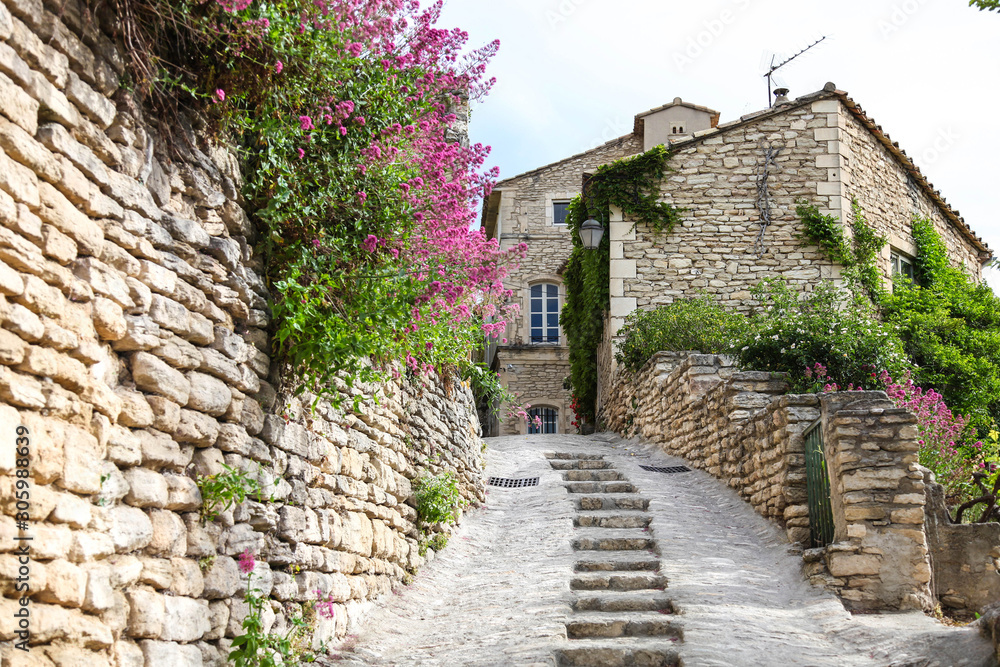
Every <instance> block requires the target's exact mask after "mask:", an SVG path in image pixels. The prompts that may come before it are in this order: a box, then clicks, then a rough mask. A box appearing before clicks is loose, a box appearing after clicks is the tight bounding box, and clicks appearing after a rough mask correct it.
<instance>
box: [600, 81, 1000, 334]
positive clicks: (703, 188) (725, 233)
mask: <svg viewBox="0 0 1000 667" xmlns="http://www.w3.org/2000/svg"><path fill="white" fill-rule="evenodd" d="M669 147H670V149H671V150H672V151H673V153H674V157H673V159H672V160H671V162H670V168H671V171H670V172H669V173H668V174H667V175H666V178H665V180H664V181H663V183H662V185H661V200H662V201H666V202H669V203H671V204H674V205H676V206H678V207H680V208H682V209H683V212H682V220H683V222H682V223H681V224H680V225H678V226H677V227H676V228H675V229H674V230H673V231H672V232H671V233H669V234H657V233H655V231H654V230H652V229H651V228H650V227H649V225H646V224H638V225H637V224H635V223H634V221H632V220H629V219H628V218H627V216H625V217H623V216H622V215H621V212H620V211H618V212H617V215H616V214H615V213H613V215H612V222H611V225H610V230H609V231H610V234H611V286H610V287H611V318H612V319H611V327H610V334H611V335H612V336H613V335H614V334H616V333H617V332H618V330H619V329H620V328H621V325H622V324H623V322H624V318H625V317H626V316H627V315H628V314H629V313H630V312H632V311H633V310H635V309H636V308H643V309H648V308H653V307H655V306H657V305H661V304H666V303H670V302H671V301H673V300H674V299H676V298H678V297H684V296H693V295H696V294H698V293H701V292H708V293H711V294H713V295H714V296H716V297H717V298H718V299H719V301H720V302H721V303H723V304H724V305H726V306H729V307H731V308H734V309H737V310H747V309H749V308H750V307H751V306H752V303H753V302H752V299H751V295H750V290H751V289H752V288H753V287H754V286H755V285H756V284H757V283H759V282H760V281H761V280H762V279H764V278H771V277H777V276H781V277H783V278H784V279H785V280H786V281H787V282H789V283H790V284H791V285H793V286H796V287H798V288H799V289H803V290H809V289H811V287H812V285H813V284H814V283H815V282H816V281H817V280H820V279H836V278H838V277H839V276H840V270H841V267H839V266H837V265H835V264H834V263H832V262H831V261H829V260H828V259H826V257H825V256H824V254H823V253H822V252H820V250H819V248H817V247H816V246H809V245H806V244H804V243H803V241H802V238H801V235H802V225H801V222H800V221H799V218H798V216H797V215H796V213H795V208H796V205H797V203H799V202H801V201H806V202H808V203H810V204H813V205H816V206H817V207H818V208H819V209H820V211H821V212H822V213H826V214H830V215H833V216H835V217H837V218H839V219H840V220H841V221H845V222H847V221H850V219H851V215H852V213H851V200H852V198H853V199H856V200H857V201H858V203H859V204H860V206H861V210H862V212H863V213H864V215H865V217H866V218H867V220H868V222H869V223H870V224H872V225H873V226H874V227H875V228H876V229H877V230H878V231H879V232H881V233H883V234H885V235H886V236H887V237H888V239H889V244H888V245H887V246H886V248H885V249H884V250H883V253H882V257H881V260H880V264H879V268H880V270H881V272H882V274H883V275H884V276H885V277H886V279H887V280H888V279H889V278H890V276H891V268H890V255H891V253H892V252H896V253H901V254H902V255H903V256H907V255H908V256H910V257H912V256H913V255H914V254H915V252H916V248H915V246H914V244H913V240H912V236H911V233H910V222H911V220H912V216H913V215H914V214H918V215H921V216H926V217H929V218H930V219H931V220H933V221H934V225H935V228H936V229H937V231H938V232H939V233H940V234H941V236H942V238H943V239H944V241H945V244H946V246H947V247H948V249H949V251H950V253H949V255H950V259H951V261H952V263H953V264H954V265H956V266H964V267H965V269H966V270H967V271H968V272H969V273H970V275H971V276H972V277H973V278H974V279H975V280H977V281H978V280H981V278H982V265H983V263H984V262H985V261H987V260H988V259H989V258H990V257H991V256H992V255H991V253H990V251H989V249H988V248H987V247H986V246H985V244H984V243H983V242H982V240H981V239H979V238H978V237H976V236H975V234H973V233H972V232H971V230H969V228H968V227H967V225H966V224H965V222H964V221H963V220H962V219H961V218H960V217H958V214H957V212H955V211H953V210H952V209H951V207H949V206H948V205H947V203H946V202H945V201H944V200H943V199H942V198H941V196H940V193H939V192H937V191H935V190H934V189H933V186H931V185H930V184H929V183H927V181H926V179H924V177H923V176H922V175H921V173H920V171H919V170H918V169H917V168H916V166H914V165H913V163H912V162H910V160H909V158H907V157H906V154H905V152H904V151H902V150H900V149H899V148H898V146H896V145H895V144H893V143H892V142H891V141H890V140H889V138H888V136H887V135H885V134H884V133H883V131H882V129H881V127H880V126H877V125H875V123H874V122H873V121H872V120H871V119H870V118H868V117H867V115H865V113H864V111H863V110H862V109H861V107H860V106H858V105H857V104H856V103H855V102H854V101H853V100H852V99H851V98H850V97H848V96H847V94H846V93H844V92H843V91H838V90H836V89H835V87H834V86H833V85H832V84H828V85H827V87H826V88H824V90H823V91H820V92H818V93H815V94H812V95H807V96H804V97H802V98H799V99H797V100H795V101H793V102H791V103H788V104H783V105H779V106H777V107H774V108H772V109H769V110H765V111H763V112H758V113H756V114H750V115H748V116H744V117H743V118H741V119H739V120H737V121H732V122H729V123H725V124H722V125H719V126H718V127H713V128H711V129H708V130H704V131H702V132H696V133H695V136H694V137H692V138H681V139H679V140H676V141H671V142H670V146H669ZM767 151H776V153H774V154H773V155H774V160H773V164H771V165H769V166H768V167H767V169H766V178H764V162H765V159H764V157H765V153H766V152H767ZM764 181H766V183H767V192H768V195H769V202H770V222H769V224H767V225H766V226H763V228H762V219H763V215H762V212H761V202H760V200H759V195H758V187H759V185H761V184H762V183H763V182H764Z"/></svg>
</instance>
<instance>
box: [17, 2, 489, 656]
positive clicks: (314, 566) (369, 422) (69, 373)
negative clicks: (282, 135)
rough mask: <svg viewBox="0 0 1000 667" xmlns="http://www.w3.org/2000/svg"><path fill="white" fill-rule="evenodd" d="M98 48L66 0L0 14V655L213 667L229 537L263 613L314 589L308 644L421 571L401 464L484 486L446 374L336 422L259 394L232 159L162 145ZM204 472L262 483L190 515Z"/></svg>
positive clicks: (477, 452)
mask: <svg viewBox="0 0 1000 667" xmlns="http://www.w3.org/2000/svg"><path fill="white" fill-rule="evenodd" d="M123 62H124V60H123V56H122V53H121V52H119V51H118V50H117V49H116V48H115V46H114V45H113V44H112V43H111V41H110V40H109V39H108V38H107V37H106V36H105V34H104V33H103V32H101V30H100V29H99V24H98V22H96V21H90V20H88V19H86V18H84V16H83V13H82V11H81V9H80V7H79V6H78V5H77V4H75V2H73V1H72V0H70V1H69V2H66V3H63V2H62V1H61V0H59V1H58V2H56V1H55V0H52V1H51V2H46V3H45V4H43V3H42V2H40V1H39V0H2V3H0V322H2V327H0V438H2V441H0V595H2V597H0V662H2V663H3V664H4V665H7V664H11V665H57V664H58V665H62V664H87V665H91V666H94V667H96V666H98V665H116V666H133V665H135V666H139V665H145V666H152V665H171V666H174V665H181V666H183V665H202V664H224V663H225V658H226V655H227V653H228V646H229V642H230V641H231V640H232V638H233V637H234V636H236V635H237V634H239V633H240V632H241V627H240V626H241V622H242V620H243V617H244V616H245V615H246V613H247V607H246V605H245V604H244V603H243V601H242V596H243V593H244V588H245V586H246V579H245V577H242V576H241V575H240V573H239V571H238V569H237V561H236V557H237V556H238V555H239V554H240V553H242V552H244V551H245V550H248V549H249V550H250V551H251V552H253V553H256V554H257V557H258V559H259V560H258V564H257V566H256V570H255V573H254V574H255V582H256V584H257V585H258V586H259V587H260V588H261V589H262V591H263V592H264V593H265V594H267V595H268V596H269V604H268V606H267V609H266V611H265V621H266V623H267V625H268V627H271V628H274V629H276V630H281V629H283V628H286V627H287V625H288V622H289V619H290V618H292V617H293V616H294V615H296V614H298V613H301V612H302V611H305V612H306V615H307V616H314V615H312V614H309V611H308V607H309V603H310V601H313V600H315V599H316V595H317V591H319V592H320V593H321V594H322V595H323V597H324V599H329V600H331V601H333V602H334V603H335V604H334V609H335V616H334V618H333V619H323V618H319V619H316V635H315V641H316V642H320V641H323V640H324V639H330V638H332V637H335V636H342V635H343V634H344V633H345V632H346V631H347V628H348V625H349V624H350V623H352V622H355V621H357V620H358V619H359V618H360V617H361V616H362V614H363V611H364V609H365V608H366V607H367V606H369V605H370V604H371V601H372V600H374V599H376V598H377V597H378V596H379V595H381V594H383V593H385V592H386V591H388V590H389V589H390V588H391V587H392V586H393V585H394V584H396V583H398V582H399V581H401V580H402V579H404V578H405V577H406V576H407V574H408V573H410V572H412V571H413V570H414V569H415V568H417V567H419V566H420V565H421V563H422V562H423V558H422V557H421V556H420V555H419V547H418V538H419V533H418V528H417V525H416V511H415V508H414V497H413V482H414V480H415V479H417V478H418V477H420V476H421V475H425V474H438V473H441V472H446V471H450V472H453V473H455V474H456V475H457V477H458V479H459V482H460V489H461V493H462V495H463V496H464V497H465V499H466V500H467V501H468V502H472V503H476V502H479V501H481V500H482V499H483V497H484V496H483V479H482V475H481V465H480V461H481V439H480V431H479V422H478V419H477V417H476V412H475V407H474V403H473V399H472V394H471V391H470V389H469V388H468V387H467V386H465V385H464V384H462V383H461V382H460V381H459V380H457V379H451V378H445V380H444V381H433V382H432V381H430V380H427V381H422V380H420V379H407V378H406V377H399V378H398V379H394V380H389V381H387V382H386V383H385V384H384V385H381V386H378V387H367V388H364V389H367V390H368V391H369V392H370V393H372V394H374V395H375V396H377V397H378V401H377V402H376V401H374V400H365V401H362V402H361V403H360V405H359V406H358V409H357V410H356V411H355V410H348V411H346V412H345V411H343V410H337V409H335V408H334V407H333V406H331V405H330V404H329V403H327V402H323V401H320V402H319V403H318V404H317V405H316V409H315V410H313V409H312V408H311V405H312V397H311V396H309V395H303V396H300V397H297V398H296V397H290V396H288V395H287V394H286V393H284V392H282V391H280V390H279V388H280V387H282V386H283V380H284V378H283V377H282V372H281V369H280V368H279V367H278V365H277V364H276V363H273V360H272V359H271V358H270V356H269V355H270V341H269V336H268V328H269V325H270V320H269V318H270V315H269V307H268V298H269V294H268V290H267V288H266V286H265V284H264V281H263V280H262V277H261V276H262V275H263V268H264V267H263V264H262V260H261V257H260V256H259V255H257V254H256V253H255V252H254V249H253V243H254V240H255V230H254V229H253V226H252V225H251V223H250V221H249V219H248V217H247V215H246V213H245V212H244V211H243V209H242V208H241V206H240V199H239V191H240V185H241V181H240V174H239V169H238V165H237V163H236V160H235V158H234V156H233V155H232V154H231V153H229V152H227V151H226V150H225V149H224V148H222V147H220V146H215V145H212V144H210V143H207V142H204V141H199V139H198V136H197V132H195V131H194V130H192V128H191V127H180V128H175V130H176V131H177V133H178V137H180V136H181V135H186V136H187V138H188V139H189V140H190V141H191V145H190V147H188V148H183V146H184V142H183V141H181V142H179V145H180V148H181V155H173V156H169V155H168V154H167V152H166V150H165V148H164V143H163V141H161V139H160V135H159V134H158V133H157V131H156V130H155V129H153V127H152V126H151V124H150V123H147V122H146V121H145V120H144V118H143V113H142V110H141V109H140V108H139V107H138V106H137V105H136V104H135V103H134V101H133V100H132V99H131V98H130V97H129V95H128V93H127V92H125V91H123V90H120V89H119V87H118V82H119V80H120V79H121V76H122V75H123V73H124V68H123ZM194 122H195V124H196V121H194ZM194 146H198V148H195V147H194ZM338 391H339V392H340V394H341V395H342V396H344V397H345V398H346V399H347V402H346V405H349V406H350V405H352V400H351V399H353V396H354V395H355V394H356V393H357V392H358V391H360V389H353V390H349V389H347V387H346V386H341V387H340V388H339V390H338ZM19 435H20V436H23V437H24V438H25V439H26V440H24V441H23V445H22V446H23V447H25V448H26V450H25V451H26V455H24V456H22V455H21V454H20V453H17V451H16V450H15V442H16V440H15V439H16V438H17V437H18V436H19ZM223 464H225V465H228V466H230V467H232V468H234V469H236V470H239V471H242V472H243V473H244V474H246V475H248V476H250V477H253V478H256V479H257V480H258V481H259V482H260V483H261V484H262V485H263V492H262V494H261V495H260V496H256V495H255V496H252V497H251V498H250V499H248V500H247V501H246V502H244V503H241V504H239V505H238V506H236V507H234V508H231V509H229V510H227V511H225V512H223V513H222V514H221V515H220V516H219V517H218V518H217V519H216V520H214V521H210V522H206V521H203V520H202V518H201V514H200V510H201V508H202V505H203V498H202V495H201V491H200V489H199V485H198V483H197V480H198V478H199V476H202V475H212V474H215V473H218V472H220V471H222V470H224V468H223V467H222V466H223ZM432 530H433V529H432ZM24 549H27V552H25V551H24ZM26 561H27V562H26ZM21 584H24V585H25V587H24V588H22V587H21ZM22 600H25V602H22ZM22 606H23V607H24V608H27V609H28V618H27V621H26V622H25V625H26V626H27V627H26V628H24V627H22V626H21V625H20V623H19V618H18V616H16V615H15V614H17V613H19V609H21V608H22ZM24 630H27V631H28V632H29V633H30V634H19V632H24ZM22 641H24V642H25V643H26V644H27V647H29V648H30V651H21V650H19V649H17V648H15V646H16V645H17V644H19V643H21V642H22Z"/></svg>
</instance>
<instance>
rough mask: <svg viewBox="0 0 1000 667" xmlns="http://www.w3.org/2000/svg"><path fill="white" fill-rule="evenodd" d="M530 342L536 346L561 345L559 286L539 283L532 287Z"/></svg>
mask: <svg viewBox="0 0 1000 667" xmlns="http://www.w3.org/2000/svg"><path fill="white" fill-rule="evenodd" d="M530 300H531V303H530V304H529V307H530V313H531V315H530V316H531V332H530V334H529V335H530V340H531V342H532V343H534V344H539V343H542V344H546V343H547V344H552V345H558V344H559V286H558V285H554V284H553V283H537V284H535V285H532V286H531V299H530Z"/></svg>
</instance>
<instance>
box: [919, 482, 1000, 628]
mask: <svg viewBox="0 0 1000 667" xmlns="http://www.w3.org/2000/svg"><path fill="white" fill-rule="evenodd" d="M923 472H924V484H925V490H926V493H927V505H926V507H927V516H926V519H925V525H926V527H927V545H928V548H929V549H930V555H931V565H932V570H933V572H934V579H933V581H932V582H931V583H932V585H933V587H934V595H935V596H936V597H937V599H938V600H940V601H941V606H942V607H945V608H950V609H961V610H965V611H967V612H978V613H981V612H982V611H983V610H984V609H985V608H986V607H987V606H989V605H991V604H993V605H996V604H998V603H1000V524H998V523H993V522H991V523H962V524H954V523H952V522H951V519H950V517H949V516H948V508H947V506H946V505H945V502H944V488H943V487H942V486H941V485H940V484H937V483H935V482H934V476H933V474H932V473H931V472H930V471H929V470H924V471H923ZM981 507H982V506H980V508H981ZM980 511H982V510H981V509H980ZM998 639H1000V637H998Z"/></svg>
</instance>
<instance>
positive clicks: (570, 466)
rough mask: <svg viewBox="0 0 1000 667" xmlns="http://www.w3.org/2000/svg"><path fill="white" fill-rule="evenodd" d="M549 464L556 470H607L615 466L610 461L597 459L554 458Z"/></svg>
mask: <svg viewBox="0 0 1000 667" xmlns="http://www.w3.org/2000/svg"><path fill="white" fill-rule="evenodd" d="M549 465H550V466H552V468H553V469H554V470H606V469H608V468H613V467H614V466H613V465H612V464H611V462H610V461H601V460H597V459H576V460H572V461H562V460H559V459H552V460H551V461H549Z"/></svg>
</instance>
